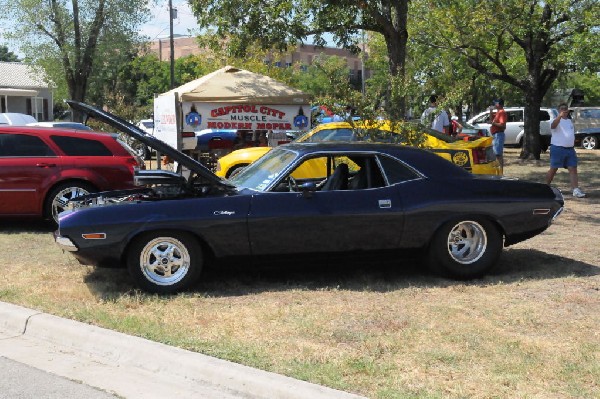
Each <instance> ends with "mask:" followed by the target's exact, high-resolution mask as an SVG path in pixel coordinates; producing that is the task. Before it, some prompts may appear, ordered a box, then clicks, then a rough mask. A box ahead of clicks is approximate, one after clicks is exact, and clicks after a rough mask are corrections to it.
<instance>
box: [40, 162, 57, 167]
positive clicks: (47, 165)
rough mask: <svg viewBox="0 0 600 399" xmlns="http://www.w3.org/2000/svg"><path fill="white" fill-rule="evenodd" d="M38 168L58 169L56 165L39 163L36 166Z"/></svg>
mask: <svg viewBox="0 0 600 399" xmlns="http://www.w3.org/2000/svg"><path fill="white" fill-rule="evenodd" d="M35 166H37V167H38V168H54V167H56V164H55V163H37V164H35Z"/></svg>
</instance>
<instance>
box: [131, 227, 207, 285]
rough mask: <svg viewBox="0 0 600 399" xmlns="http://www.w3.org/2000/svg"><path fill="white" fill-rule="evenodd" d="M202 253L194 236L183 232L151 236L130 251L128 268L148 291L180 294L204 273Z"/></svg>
mask: <svg viewBox="0 0 600 399" xmlns="http://www.w3.org/2000/svg"><path fill="white" fill-rule="evenodd" d="M201 264H202V262H201V250H200V246H199V245H198V243H197V242H196V240H195V239H194V237H192V236H190V235H188V234H186V233H180V232H162V233H160V232H157V233H148V234H145V235H143V236H141V237H140V238H138V239H137V240H136V241H135V242H134V243H133V244H132V245H131V249H130V251H129V256H128V262H127V266H128V268H129V272H130V274H131V276H132V277H133V279H134V280H135V281H136V283H137V284H138V285H139V286H140V287H141V288H142V289H144V290H146V291H149V292H154V293H160V294H170V293H175V292H178V291H180V290H182V289H184V288H186V287H188V286H189V285H191V284H192V283H194V282H195V281H196V280H197V279H198V277H199V275H200V270H201Z"/></svg>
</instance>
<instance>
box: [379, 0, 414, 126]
mask: <svg viewBox="0 0 600 399" xmlns="http://www.w3.org/2000/svg"><path fill="white" fill-rule="evenodd" d="M390 17H391V21H390V22H391V24H390V25H388V26H386V27H385V28H384V32H383V37H384V38H385V44H386V47H387V51H388V56H389V68H390V75H391V76H392V79H393V80H394V81H395V82H396V83H400V84H401V87H403V86H404V77H405V71H406V47H407V43H408V30H407V24H408V0H400V1H398V2H397V4H396V5H395V7H393V8H392V10H391V16H390ZM390 86H392V85H390ZM392 90H393V88H392V87H390V89H389V90H388V94H387V96H386V97H387V98H388V99H389V101H388V104H389V105H388V111H389V113H390V115H391V116H392V117H393V118H396V119H404V118H405V116H406V93H405V92H404V89H403V88H402V89H401V90H402V91H403V92H402V93H393V92H392Z"/></svg>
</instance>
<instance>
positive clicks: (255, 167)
mask: <svg viewBox="0 0 600 399" xmlns="http://www.w3.org/2000/svg"><path fill="white" fill-rule="evenodd" d="M296 155H297V154H296V153H295V152H293V151H289V150H286V149H283V148H275V149H273V150H271V151H269V152H267V153H266V154H265V155H263V156H262V157H260V158H259V159H258V160H256V161H255V162H253V163H252V164H250V165H248V166H247V167H245V168H244V169H242V170H241V171H240V172H239V173H237V174H235V175H234V176H233V177H231V178H229V181H230V182H231V183H233V184H235V185H236V186H237V187H243V188H249V189H252V190H257V191H265V190H266V188H267V187H269V186H270V185H271V183H272V182H273V181H275V180H277V179H278V178H279V176H280V175H281V174H282V172H283V171H284V170H285V169H286V168H287V166H288V165H289V164H290V163H291V162H292V161H293V160H294V159H295V158H296Z"/></svg>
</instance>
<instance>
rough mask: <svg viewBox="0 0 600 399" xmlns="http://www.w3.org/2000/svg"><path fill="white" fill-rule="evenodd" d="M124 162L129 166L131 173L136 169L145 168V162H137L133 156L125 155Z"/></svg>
mask: <svg viewBox="0 0 600 399" xmlns="http://www.w3.org/2000/svg"><path fill="white" fill-rule="evenodd" d="M125 163H126V164H127V166H129V169H130V170H131V173H132V174H133V173H135V171H136V170H140V169H146V164H144V162H139V161H138V160H137V159H136V158H135V157H127V158H126V160H125Z"/></svg>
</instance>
